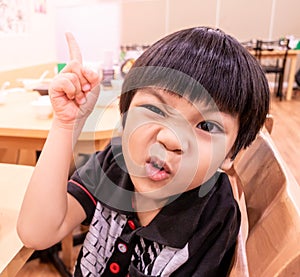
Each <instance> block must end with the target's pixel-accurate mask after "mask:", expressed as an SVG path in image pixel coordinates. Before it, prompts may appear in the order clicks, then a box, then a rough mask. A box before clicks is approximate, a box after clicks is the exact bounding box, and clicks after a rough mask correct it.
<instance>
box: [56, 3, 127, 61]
mask: <svg viewBox="0 0 300 277" xmlns="http://www.w3.org/2000/svg"><path fill="white" fill-rule="evenodd" d="M69 2H70V4H67V5H66V4H61V3H59V4H58V5H57V7H56V13H55V26H56V27H55V30H56V36H55V39H56V54H57V59H58V61H60V62H66V61H68V58H69V57H68V49H67V44H66V41H65V35H64V34H65V32H66V31H70V32H72V33H73V34H74V36H75V37H76V40H77V42H78V44H79V45H80V48H81V51H82V54H83V58H84V60H85V61H87V62H89V63H90V62H96V63H104V62H106V63H111V65H112V63H113V60H116V59H117V58H118V53H119V45H120V41H119V40H120V18H121V7H120V4H119V1H116V0H111V1H104V0H98V1H77V3H76V2H75V3H74V1H73V4H72V2H71V1H69ZM62 3H64V2H62ZM108 59H109V61H108ZM110 67H111V66H110Z"/></svg>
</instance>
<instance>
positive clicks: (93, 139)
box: [0, 92, 120, 165]
mask: <svg viewBox="0 0 300 277" xmlns="http://www.w3.org/2000/svg"><path fill="white" fill-rule="evenodd" d="M106 93H107V92H106ZM38 97H39V94H38V93H37V92H13V93H10V94H8V95H7V96H6V98H5V103H3V104H1V105H0V162H7V163H14V164H24V165H35V163H36V151H39V150H42V148H43V145H44V143H45V140H46V138H47V135H48V131H49V129H50V126H51V122H52V119H51V118H50V119H38V118H37V117H36V115H35V112H34V110H33V107H32V106H31V103H32V102H33V101H34V100H36V99H37V98H38ZM119 119H120V116H119V112H118V109H117V107H116V105H115V104H113V105H111V106H110V107H109V108H104V107H100V106H99V105H96V107H95V109H94V111H93V113H92V114H91V115H90V117H89V118H88V120H87V122H86V124H85V126H84V128H83V131H82V133H81V135H80V137H79V141H78V143H77V145H76V148H75V149H76V150H75V152H81V153H92V152H94V151H95V150H100V149H102V148H103V147H104V146H105V145H106V144H107V143H108V141H109V139H110V138H111V137H112V136H113V135H114V134H115V132H116V130H117V129H118V126H119V125H118V124H119Z"/></svg>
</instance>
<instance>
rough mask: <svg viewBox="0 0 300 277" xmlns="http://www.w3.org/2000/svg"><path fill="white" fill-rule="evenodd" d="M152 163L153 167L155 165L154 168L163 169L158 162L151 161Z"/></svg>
mask: <svg viewBox="0 0 300 277" xmlns="http://www.w3.org/2000/svg"><path fill="white" fill-rule="evenodd" d="M152 165H153V167H155V168H157V169H159V170H163V167H162V166H160V165H159V164H158V163H156V162H152Z"/></svg>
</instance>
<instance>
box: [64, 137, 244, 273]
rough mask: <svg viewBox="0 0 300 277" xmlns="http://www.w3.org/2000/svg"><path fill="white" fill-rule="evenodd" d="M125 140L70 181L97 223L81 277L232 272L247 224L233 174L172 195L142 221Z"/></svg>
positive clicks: (93, 159) (82, 260)
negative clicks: (147, 220) (127, 163)
mask: <svg viewBox="0 0 300 277" xmlns="http://www.w3.org/2000/svg"><path fill="white" fill-rule="evenodd" d="M120 142H121V141H120V139H119V138H118V139H114V140H112V143H111V144H110V145H109V146H108V147H107V148H106V149H105V150H104V151H102V152H97V153H95V154H93V155H91V157H90V159H89V160H88V162H87V163H86V164H85V165H83V166H82V167H81V168H79V169H78V170H77V171H76V172H75V173H74V174H73V176H72V177H71V179H70V181H69V183H68V192H69V193H70V194H72V195H73V196H74V197H75V198H76V199H77V200H78V201H79V202H80V203H81V205H82V207H83V208H84V210H85V212H86V214H87V217H86V220H85V221H84V222H83V223H84V224H89V225H90V228H89V232H88V234H87V236H86V239H85V242H84V244H83V247H82V249H81V251H80V254H79V257H78V260H77V264H76V270H75V276H183V277H185V276H205V277H208V276H216V277H220V276H226V275H227V273H228V270H229V268H230V265H231V260H232V257H233V254H234V249H235V244H236V239H237V235H238V231H239V226H240V212H239V209H238V205H237V203H236V201H235V200H234V197H233V193H232V190H231V185H230V183H229V180H228V177H227V175H226V174H224V173H220V172H217V173H216V174H215V175H214V176H213V177H212V178H211V179H210V180H209V181H208V182H206V183H205V184H202V185H201V186H199V187H198V188H195V189H193V190H190V191H187V192H184V193H182V194H181V195H176V196H174V197H172V198H171V199H170V201H169V203H167V205H166V206H164V207H163V208H162V209H161V211H160V212H159V213H158V214H157V216H156V217H155V218H154V219H153V220H152V221H151V222H150V223H149V224H148V225H147V226H140V224H139V221H138V218H137V216H136V214H135V212H134V209H133V208H132V201H131V200H132V192H133V184H132V182H131V179H130V177H129V175H128V173H127V172H126V166H125V162H124V159H123V155H122V147H121V143H120Z"/></svg>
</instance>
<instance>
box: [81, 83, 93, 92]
mask: <svg viewBox="0 0 300 277" xmlns="http://www.w3.org/2000/svg"><path fill="white" fill-rule="evenodd" d="M90 89H91V86H90V84H85V85H83V87H82V90H83V91H89V90H90Z"/></svg>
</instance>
